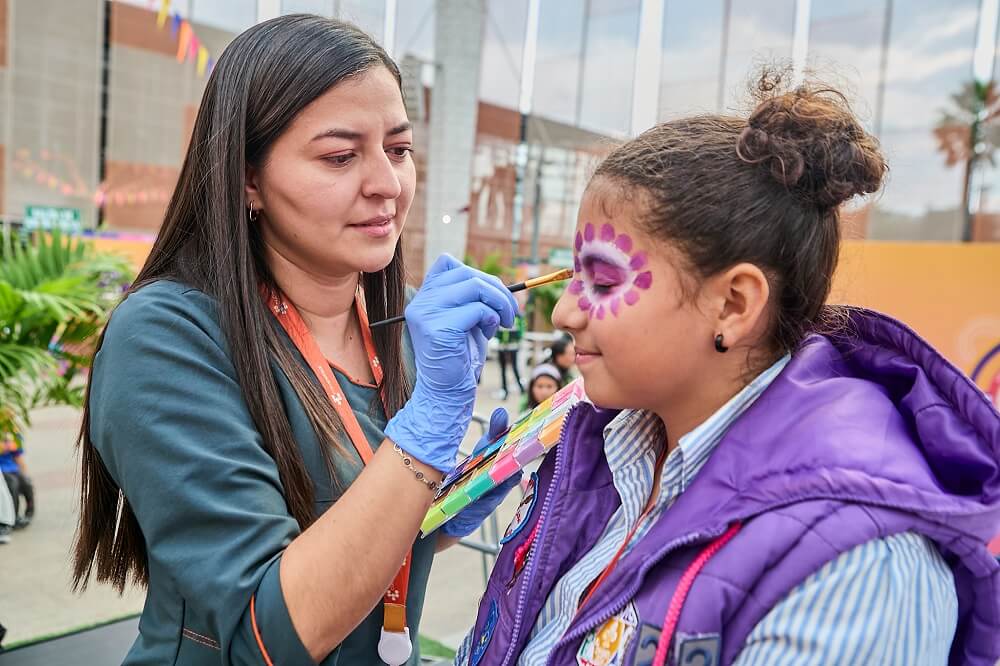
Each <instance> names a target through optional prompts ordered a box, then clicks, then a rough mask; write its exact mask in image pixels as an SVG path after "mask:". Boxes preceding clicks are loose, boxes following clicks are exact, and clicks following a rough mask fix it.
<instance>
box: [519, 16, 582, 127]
mask: <svg viewBox="0 0 1000 666" xmlns="http://www.w3.org/2000/svg"><path fill="white" fill-rule="evenodd" d="M584 6H585V3H584V2H582V0H575V1H574V2H542V3H541V7H540V9H539V13H538V48H537V51H536V54H537V55H536V61H535V84H534V89H533V94H532V113H533V114H536V115H539V116H544V117H546V118H550V119H552V120H558V121H560V122H564V123H568V124H571V125H573V124H576V120H577V102H578V97H579V92H580V90H579V89H580V57H581V47H582V44H583V23H584Z"/></svg>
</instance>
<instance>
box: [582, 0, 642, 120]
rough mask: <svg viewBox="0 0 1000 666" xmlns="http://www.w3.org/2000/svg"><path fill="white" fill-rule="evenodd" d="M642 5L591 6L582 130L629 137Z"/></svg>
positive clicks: (606, 2) (596, 3)
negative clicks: (626, 134) (627, 133)
mask: <svg viewBox="0 0 1000 666" xmlns="http://www.w3.org/2000/svg"><path fill="white" fill-rule="evenodd" d="M639 4H640V3H639V2H638V0H633V1H631V2H628V1H625V0H617V1H616V2H611V1H609V0H603V1H598V0H592V2H591V3H590V14H589V16H588V21H587V25H586V30H585V34H586V43H585V46H584V55H583V76H582V87H581V90H580V96H581V97H580V115H579V118H577V122H578V123H579V124H580V125H581V126H582V127H586V128H588V129H593V130H596V131H598V132H602V133H608V134H625V133H626V132H628V130H629V127H630V126H631V123H632V87H633V86H634V85H635V52H636V44H637V42H638V40H639Z"/></svg>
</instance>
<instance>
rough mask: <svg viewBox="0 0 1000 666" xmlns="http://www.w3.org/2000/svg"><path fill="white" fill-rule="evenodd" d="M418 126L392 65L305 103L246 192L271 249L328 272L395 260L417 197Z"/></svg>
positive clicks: (374, 267) (252, 173)
mask: <svg viewBox="0 0 1000 666" xmlns="http://www.w3.org/2000/svg"><path fill="white" fill-rule="evenodd" d="M412 144H413V132H412V130H411V128H410V123H409V121H408V120H407V116H406V109H405V108H404V106H403V98H402V95H401V94H400V92H399V86H398V85H397V83H396V79H395V78H394V77H393V76H392V74H391V73H390V72H389V70H387V69H386V68H385V67H376V68H373V69H371V70H369V71H367V72H365V73H363V74H361V75H359V76H357V77H354V78H350V79H346V80H344V81H342V82H341V83H338V84H337V85H336V86H334V87H333V88H331V89H330V90H328V91H326V92H325V93H324V94H322V95H321V96H320V97H318V98H316V99H315V100H314V101H313V102H312V103H310V104H309V105H308V106H306V107H305V108H304V109H303V110H302V111H301V112H299V114H298V116H296V117H295V119H294V120H293V121H292V123H291V124H290V125H289V127H288V128H287V129H286V130H285V132H284V133H282V134H281V136H279V137H278V139H277V140H276V141H275V142H274V143H273V144H272V146H271V148H270V151H269V153H268V155H267V156H266V158H265V162H264V164H262V165H260V166H259V168H256V169H254V168H249V169H248V174H247V196H248V197H249V200H250V201H252V202H254V208H255V209H257V210H260V216H259V218H258V220H257V222H255V224H259V225H260V228H261V235H262V237H263V239H264V242H265V243H266V244H267V246H268V249H269V253H270V252H276V253H278V254H280V255H281V256H282V257H284V259H286V260H288V261H290V262H292V263H294V264H295V265H296V266H298V267H299V268H301V269H303V270H306V271H308V272H310V273H316V274H320V275H346V274H350V273H357V272H377V271H379V270H382V269H383V268H385V267H386V266H387V265H388V264H389V262H390V261H392V257H393V254H394V252H395V249H396V243H397V242H398V240H399V236H400V233H401V232H402V230H403V224H404V222H405V221H406V214H407V212H409V210H410V204H411V203H412V201H413V191H414V188H415V186H416V171H415V169H414V165H413V159H412V157H411V155H410V152H411V147H412Z"/></svg>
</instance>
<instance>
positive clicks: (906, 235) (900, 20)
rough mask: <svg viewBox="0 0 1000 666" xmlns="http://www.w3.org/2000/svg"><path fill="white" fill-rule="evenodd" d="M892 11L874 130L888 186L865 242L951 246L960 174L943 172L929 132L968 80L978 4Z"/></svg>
mask: <svg viewBox="0 0 1000 666" xmlns="http://www.w3.org/2000/svg"><path fill="white" fill-rule="evenodd" d="M899 4H901V3H896V4H895V6H894V8H893V13H892V19H891V24H890V30H889V53H888V63H887V71H886V81H885V93H884V94H885V103H884V109H883V112H882V118H881V126H882V135H881V137H880V139H881V141H882V146H883V149H884V150H885V153H886V155H887V157H888V160H889V166H890V169H891V171H890V178H889V181H888V183H887V186H886V188H885V192H884V194H883V195H882V196H881V197H880V198H879V199H878V201H877V204H876V208H875V210H874V211H873V214H872V217H871V222H870V226H869V235H870V236H871V237H872V238H878V239H900V240H901V239H920V240H935V239H937V240H954V239H956V238H958V237H959V233H960V231H959V230H960V228H961V221H962V215H961V199H962V168H961V167H960V166H957V167H952V168H949V167H947V166H946V165H945V161H944V156H943V155H942V153H940V152H939V151H938V149H937V141H936V140H935V138H934V133H933V132H934V127H935V125H936V124H937V122H938V121H939V119H940V116H941V113H942V111H943V110H945V109H946V108H948V106H949V105H950V104H951V95H952V94H954V93H956V92H958V91H959V89H960V88H961V86H962V84H963V83H966V82H968V81H969V80H970V79H971V77H972V54H973V50H974V47H975V39H976V28H977V22H978V13H979V1H978V0H956V1H955V2H951V3H948V4H947V5H942V4H941V3H938V2H935V1H934V0H910V1H909V2H907V3H906V5H905V11H904V8H903V7H900V6H898V5H899Z"/></svg>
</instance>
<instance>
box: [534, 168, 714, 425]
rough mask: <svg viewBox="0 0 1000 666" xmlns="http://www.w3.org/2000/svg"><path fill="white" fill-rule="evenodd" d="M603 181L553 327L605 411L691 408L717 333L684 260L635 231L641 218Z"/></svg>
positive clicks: (586, 202) (590, 193)
mask: <svg viewBox="0 0 1000 666" xmlns="http://www.w3.org/2000/svg"><path fill="white" fill-rule="evenodd" d="M617 192H618V191H617V189H615V188H614V187H610V186H608V184H607V183H605V182H604V181H601V180H597V181H594V182H593V183H592V184H591V185H590V186H589V187H588V188H587V191H586V192H585V193H584V197H583V201H582V202H581V205H580V213H579V219H578V221H577V228H576V238H575V244H574V248H575V249H574V258H575V271H576V274H575V276H574V278H573V280H572V282H571V283H570V284H569V286H568V287H567V289H566V291H565V292H564V294H563V296H562V298H560V299H559V302H558V303H557V304H556V308H555V311H554V313H553V317H552V320H553V323H554V324H555V325H556V327H558V328H560V329H563V330H565V331H568V332H570V333H571V334H572V335H573V338H574V341H575V342H576V363H577V367H578V368H579V371H580V373H581V374H582V375H583V378H584V382H585V387H586V391H587V395H588V397H589V398H590V399H591V400H593V402H594V403H595V404H597V405H599V406H602V407H609V408H636V409H648V410H651V411H654V412H657V413H659V414H661V415H662V408H663V406H664V405H667V404H675V403H676V402H677V401H679V400H680V401H683V400H687V399H688V398H689V397H691V396H690V394H692V393H694V389H693V387H694V386H696V385H697V384H698V383H699V380H701V379H702V378H701V377H699V376H698V375H699V373H700V372H704V371H705V368H706V367H708V364H710V363H711V362H712V359H711V355H712V354H715V353H716V352H715V351H714V347H713V344H712V341H713V339H714V337H715V331H714V330H713V326H712V323H711V320H710V319H709V318H708V317H707V316H705V315H704V314H702V311H701V310H700V309H699V307H698V302H697V301H698V300H699V299H698V298H697V297H696V298H694V299H691V298H687V297H685V292H684V291H683V289H682V286H683V285H690V284H694V283H696V282H693V281H692V280H693V279H692V278H690V277H688V276H686V275H685V274H684V273H683V272H682V269H681V268H680V262H679V261H677V258H678V257H680V254H679V253H678V252H676V251H675V250H673V249H672V248H670V246H669V245H668V244H666V243H665V242H663V241H660V240H656V239H653V238H652V237H650V236H649V235H647V234H646V233H645V232H644V231H643V230H641V229H640V228H639V227H638V225H637V224H636V223H635V220H636V218H637V216H638V215H639V214H640V213H641V212H642V211H641V210H640V209H639V208H637V207H636V205H635V204H634V203H631V202H628V201H624V200H622V199H621V198H620V197H619V196H618V194H617Z"/></svg>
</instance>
